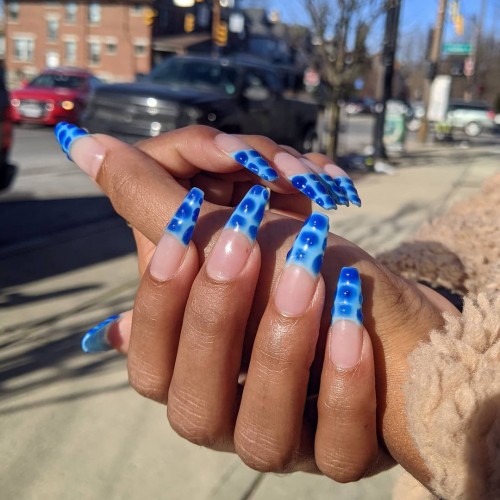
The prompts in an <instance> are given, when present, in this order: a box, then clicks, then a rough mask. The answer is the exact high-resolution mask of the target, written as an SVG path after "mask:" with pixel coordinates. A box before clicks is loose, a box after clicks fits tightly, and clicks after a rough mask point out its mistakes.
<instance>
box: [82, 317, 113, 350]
mask: <svg viewBox="0 0 500 500" xmlns="http://www.w3.org/2000/svg"><path fill="white" fill-rule="evenodd" d="M119 318H120V315H119V314H115V315H113V316H110V317H109V318H108V319H105V320H104V321H102V322H101V323H99V324H98V325H97V326H94V328H92V329H90V330H89V331H88V332H87V333H86V334H85V335H84V337H83V339H82V343H81V347H82V351H83V352H87V353H96V352H104V351H109V350H110V349H112V347H111V344H110V342H109V337H108V335H109V330H110V329H111V327H112V326H113V325H114V324H115V323H116V321H118V319H119Z"/></svg>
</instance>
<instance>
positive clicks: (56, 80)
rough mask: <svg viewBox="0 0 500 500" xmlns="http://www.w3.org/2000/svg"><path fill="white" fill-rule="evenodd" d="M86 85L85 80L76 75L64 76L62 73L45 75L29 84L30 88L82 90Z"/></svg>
mask: <svg viewBox="0 0 500 500" xmlns="http://www.w3.org/2000/svg"><path fill="white" fill-rule="evenodd" d="M84 85H85V78H84V77H83V76H76V75H63V74H61V73H44V74H43V75H39V76H37V77H36V78H35V79H34V80H32V81H31V83H30V84H29V86H30V87H45V88H54V87H63V88H67V89H80V88H82V87H83V86H84Z"/></svg>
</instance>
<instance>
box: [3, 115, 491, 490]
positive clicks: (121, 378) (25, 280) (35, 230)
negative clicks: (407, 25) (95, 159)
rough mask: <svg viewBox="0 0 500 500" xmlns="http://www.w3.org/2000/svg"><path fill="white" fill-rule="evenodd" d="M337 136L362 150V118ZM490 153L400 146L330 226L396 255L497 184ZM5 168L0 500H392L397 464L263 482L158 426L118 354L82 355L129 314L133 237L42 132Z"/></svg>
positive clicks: (485, 148)
mask: <svg viewBox="0 0 500 500" xmlns="http://www.w3.org/2000/svg"><path fill="white" fill-rule="evenodd" d="M345 134H347V135H346V136H344V140H347V141H348V144H353V146H352V147H355V146H354V145H356V147H359V144H361V142H363V141H365V140H367V139H365V138H366V137H369V135H370V118H366V117H357V118H356V119H352V121H351V122H350V124H349V125H348V126H347V128H346V133H345ZM368 143H369V141H368ZM349 147H351V146H349ZM499 153H500V145H499V144H498V141H496V140H493V139H491V140H490V139H488V140H484V141H483V142H481V143H480V144H477V145H472V146H471V147H470V148H468V149H467V148H465V147H455V146H442V145H441V146H432V147H431V146H429V147H420V148H419V147H417V146H416V145H415V144H414V143H411V144H409V151H408V153H407V155H406V156H404V157H401V158H399V159H397V160H396V163H397V165H396V174H395V175H393V176H386V175H375V174H368V175H365V176H363V177H361V178H360V179H359V180H358V181H357V186H358V190H359V193H360V195H361V198H362V199H363V207H362V208H361V209H357V208H356V207H352V208H348V209H345V208H340V209H339V210H338V211H336V212H335V213H333V214H331V221H332V230H333V231H334V232H336V233H337V234H340V235H341V236H343V237H345V238H347V239H350V240H352V241H354V242H356V243H357V244H359V245H361V246H363V247H364V248H365V249H367V250H368V251H369V252H371V253H376V252H378V251H381V250H384V249H388V248H390V247H393V246H395V245H397V244H398V243H399V242H400V241H402V240H403V239H404V238H406V237H408V236H409V235H411V234H412V233H413V232H414V231H415V229H416V228H417V227H418V226H419V225H420V224H421V223H422V222H424V221H426V220H428V219H429V218H431V217H433V216H436V215H439V214H440V213H442V212H443V211H444V210H445V209H446V208H447V207H448V206H449V205H450V204H451V203H453V202H454V201H456V200H460V199H463V198H464V197H466V196H468V195H469V194H472V193H475V192H477V190H478V189H479V188H480V186H481V184H482V182H483V181H484V179H486V178H487V177H488V176H490V175H492V174H493V173H495V172H500V164H499V162H498V155H499ZM12 161H13V162H14V163H16V164H17V165H18V166H19V174H18V177H17V179H16V181H15V184H14V186H13V187H12V188H11V190H10V191H8V192H6V193H2V194H0V207H1V210H0V227H1V232H0V346H1V349H0V422H1V427H2V433H1V435H0V456H1V457H2V459H1V460H0V491H1V492H2V493H1V495H0V496H1V497H2V498H5V499H11V498H12V499H14V498H15V499H16V500H31V499H35V498H40V499H48V498H50V499H51V500H65V499H67V498H78V499H96V498H99V499H108V500H114V499H116V500H118V499H120V500H122V499H126V500H127V499H130V500H136V499H137V500H139V499H142V498H153V499H157V498H158V499H161V498H165V499H168V500H172V499H174V500H175V499H179V500H192V499H195V500H198V499H199V500H209V499H213V500H219V499H228V500H233V499H237V500H240V499H241V500H243V499H252V500H269V499H273V500H275V499H276V500H281V499H283V500H285V499H290V498H293V499H294V500H295V499H304V500H306V499H307V500H309V499H311V498H314V499H315V500H316V499H319V500H321V499H327V498H328V499H329V498H335V499H336V500H339V499H340V500H353V499H363V498H369V499H370V500H377V499H380V500H383V499H388V498H390V494H391V490H392V485H393V482H394V478H395V477H396V476H397V475H398V474H399V471H398V469H397V468H396V469H393V470H392V471H390V472H388V473H384V474H381V475H379V476H377V477H375V478H372V479H367V480H363V481H361V482H359V483H356V484H348V485H340V484H336V483H334V482H332V481H330V480H328V479H326V478H323V477H318V476H315V475H307V474H293V475H290V476H288V477H279V476H277V475H262V474H260V473H257V472H255V471H253V470H251V469H249V468H247V467H246V466H244V465H243V464H242V463H241V461H240V460H239V459H238V458H237V457H236V456H234V455H231V454H224V453H215V452H211V451H209V450H206V449H203V448H199V447H197V446H194V445H191V444H190V443H187V442H185V441H183V440H181V439H180V438H179V437H178V436H176V435H175V434H174V433H173V432H172V431H171V430H170V429H169V427H168V423H167V421H166V419H165V409H164V408H162V407H161V406H159V405H156V404H154V403H151V402H150V401H147V400H145V399H143V398H141V397H140V396H138V395H137V394H135V393H134V392H133V391H132V390H131V389H130V388H129V387H128V383H127V374H126V361H125V360H124V359H123V358H122V357H121V356H119V355H117V354H115V353H106V354H103V355H96V356H89V355H84V354H83V353H81V351H80V347H79V342H80V338H81V336H82V334H83V333H84V332H85V331H86V330H87V329H88V328H90V327H91V326H93V325H94V324H97V323H98V322H99V321H101V320H102V319H104V318H106V317H107V316H109V315H111V314H114V313H119V312H120V311H124V310H126V309H127V308H130V307H131V306H132V301H133V297H134V293H135V287H136V285H137V271H136V262H135V260H136V259H135V256H134V246H133V241H132V238H131V234H130V229H129V228H128V227H127V226H126V224H125V223H124V222H123V221H122V220H121V218H120V217H118V216H117V215H116V214H115V213H114V211H113V209H112V207H111V206H110V204H109V202H108V201H107V199H106V198H105V197H104V196H103V195H102V194H100V192H99V190H98V189H97V188H96V187H95V186H94V185H93V184H92V182H91V181H89V179H88V178H87V177H86V176H85V175H84V174H83V173H81V172H80V170H79V169H78V168H77V167H76V166H75V165H73V164H72V163H71V162H70V161H68V160H67V159H66V158H65V157H64V155H63V154H62V153H61V151H60V149H59V146H58V145H57V144H56V141H55V139H54V138H53V131H52V129H48V128H43V129H39V128H29V127H18V128H16V134H15V146H14V149H13V151H12Z"/></svg>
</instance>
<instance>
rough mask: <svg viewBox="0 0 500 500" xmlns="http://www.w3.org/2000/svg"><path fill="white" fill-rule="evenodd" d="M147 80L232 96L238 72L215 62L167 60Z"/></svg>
mask: <svg viewBox="0 0 500 500" xmlns="http://www.w3.org/2000/svg"><path fill="white" fill-rule="evenodd" d="M149 79H150V80H151V81H153V82H157V83H163V84H167V85H171V86H175V87H179V88H183V87H194V88H197V89H201V90H209V91H217V92H223V93H225V94H227V95H233V94H235V92H236V86H237V82H238V71H237V70H236V69H235V68H233V67H231V66H224V65H222V64H219V63H217V62H210V61H199V60H198V61H197V60H186V59H169V60H168V61H166V62H165V63H164V64H161V65H160V66H157V67H156V68H155V69H154V70H153V71H152V72H151V73H150V75H149Z"/></svg>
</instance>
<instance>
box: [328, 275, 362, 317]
mask: <svg viewBox="0 0 500 500" xmlns="http://www.w3.org/2000/svg"><path fill="white" fill-rule="evenodd" d="M362 304H363V295H362V292H361V278H360V276H359V272H358V270H357V269H356V268H355V267H343V268H342V270H341V271H340V276H339V280H338V283H337V293H336V294H335V301H334V303H333V307H332V323H334V322H335V321H339V320H349V321H352V322H354V323H356V324H358V325H361V324H363V311H362V309H361V305H362Z"/></svg>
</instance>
